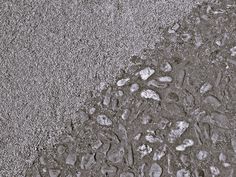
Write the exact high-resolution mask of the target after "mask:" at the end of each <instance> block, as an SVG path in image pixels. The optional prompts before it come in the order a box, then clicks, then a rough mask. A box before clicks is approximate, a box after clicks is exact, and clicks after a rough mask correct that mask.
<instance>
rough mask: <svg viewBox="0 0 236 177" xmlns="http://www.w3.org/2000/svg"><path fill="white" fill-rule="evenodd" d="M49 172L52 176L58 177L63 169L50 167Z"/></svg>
mask: <svg viewBox="0 0 236 177" xmlns="http://www.w3.org/2000/svg"><path fill="white" fill-rule="evenodd" d="M48 172H49V176H50V177H58V176H59V175H60V174H61V171H60V170H58V169H49V170H48Z"/></svg>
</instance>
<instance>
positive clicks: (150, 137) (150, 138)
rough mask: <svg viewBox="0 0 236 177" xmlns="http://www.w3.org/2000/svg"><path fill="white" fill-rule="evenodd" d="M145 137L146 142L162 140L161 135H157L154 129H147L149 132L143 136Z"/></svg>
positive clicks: (160, 141)
mask: <svg viewBox="0 0 236 177" xmlns="http://www.w3.org/2000/svg"><path fill="white" fill-rule="evenodd" d="M145 139H146V141H147V142H149V143H156V142H159V143H162V142H163V140H162V139H161V137H159V136H157V135H156V134H155V133H154V131H149V133H148V134H147V135H146V136H145Z"/></svg>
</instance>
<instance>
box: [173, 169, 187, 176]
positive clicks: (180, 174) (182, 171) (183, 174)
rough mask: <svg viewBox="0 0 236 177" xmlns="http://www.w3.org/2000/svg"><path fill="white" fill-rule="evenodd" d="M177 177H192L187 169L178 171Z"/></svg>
mask: <svg viewBox="0 0 236 177" xmlns="http://www.w3.org/2000/svg"><path fill="white" fill-rule="evenodd" d="M176 177H190V171H189V170H186V169H180V170H178V171H177V173H176Z"/></svg>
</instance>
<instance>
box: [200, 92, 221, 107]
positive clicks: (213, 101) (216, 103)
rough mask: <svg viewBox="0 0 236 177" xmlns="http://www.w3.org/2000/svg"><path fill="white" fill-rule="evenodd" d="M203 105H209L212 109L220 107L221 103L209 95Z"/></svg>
mask: <svg viewBox="0 0 236 177" xmlns="http://www.w3.org/2000/svg"><path fill="white" fill-rule="evenodd" d="M203 103H205V104H209V105H211V106H212V107H213V108H214V109H217V108H219V107H220V106H221V102H220V101H219V100H218V98H216V97H215V96H212V95H209V96H207V97H206V98H205V99H204V100H203Z"/></svg>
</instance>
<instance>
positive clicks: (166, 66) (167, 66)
mask: <svg viewBox="0 0 236 177" xmlns="http://www.w3.org/2000/svg"><path fill="white" fill-rule="evenodd" d="M160 69H161V71H163V72H171V71H172V66H171V64H170V63H169V62H165V63H162V64H161V66H160Z"/></svg>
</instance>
